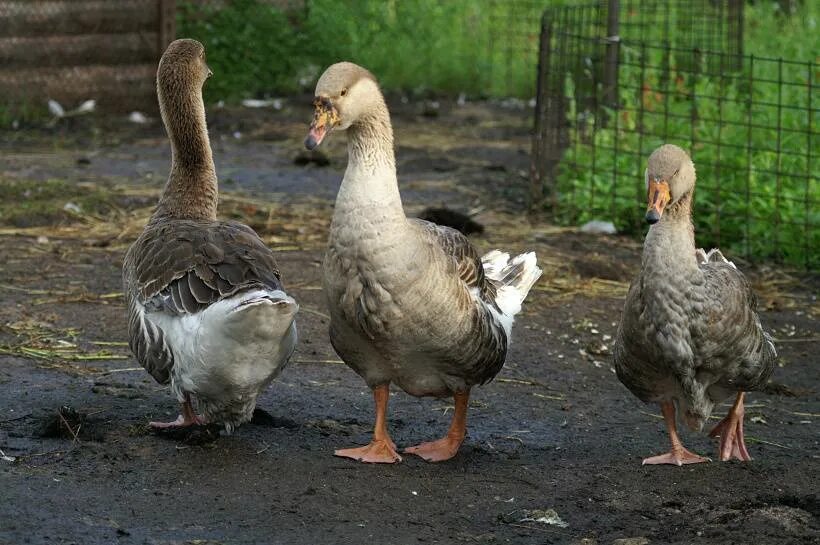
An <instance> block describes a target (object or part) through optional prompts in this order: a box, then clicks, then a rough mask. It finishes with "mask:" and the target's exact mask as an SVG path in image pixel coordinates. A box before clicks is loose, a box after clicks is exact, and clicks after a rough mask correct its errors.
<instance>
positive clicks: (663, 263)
mask: <svg viewBox="0 0 820 545" xmlns="http://www.w3.org/2000/svg"><path fill="white" fill-rule="evenodd" d="M691 211H692V208H691V195H686V196H684V197H682V198H681V199H680V200H679V201H678V202H676V203H675V204H673V205H672V206H670V207H669V208H668V209H667V210H666V211H665V212H664V214H663V216H662V217H661V220H660V221H659V222H658V223H656V224H655V225H653V226H652V227H650V228H649V232H648V233H647V235H646V240H645V241H644V251H643V258H642V270H643V271H644V272H645V273H646V274H648V275H650V276H654V277H660V278H667V279H669V278H670V276H672V277H676V276H679V277H680V278H681V280H692V281H693V280H694V277H696V276H697V275H698V274H699V272H700V268H699V266H698V262H697V258H696V257H695V230H694V226H693V225H692V217H691Z"/></svg>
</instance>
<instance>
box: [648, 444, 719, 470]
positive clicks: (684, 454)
mask: <svg viewBox="0 0 820 545" xmlns="http://www.w3.org/2000/svg"><path fill="white" fill-rule="evenodd" d="M711 461H712V460H711V459H709V458H706V457H705V456H700V455H698V454H695V453H694V452H690V451H688V450H686V449H685V448H683V449H679V450H671V451H669V452H667V453H666V454H659V455H658V456H650V457H649V458H644V461H643V465H645V466H648V465H663V464H668V465H676V466H682V465H686V464H700V463H703V462H711Z"/></svg>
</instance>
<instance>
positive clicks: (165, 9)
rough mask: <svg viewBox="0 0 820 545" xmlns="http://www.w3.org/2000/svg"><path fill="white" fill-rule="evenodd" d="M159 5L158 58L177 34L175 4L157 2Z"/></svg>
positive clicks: (172, 1)
mask: <svg viewBox="0 0 820 545" xmlns="http://www.w3.org/2000/svg"><path fill="white" fill-rule="evenodd" d="M158 4H159V28H158V42H157V47H158V48H159V51H160V53H159V55H157V58H158V59H159V56H160V55H162V52H163V51H165V48H166V47H168V44H170V43H171V42H172V41H174V38H175V37H176V33H177V22H176V21H177V3H176V1H175V0H158Z"/></svg>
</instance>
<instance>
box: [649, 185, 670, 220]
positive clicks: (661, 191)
mask: <svg viewBox="0 0 820 545" xmlns="http://www.w3.org/2000/svg"><path fill="white" fill-rule="evenodd" d="M646 197H647V199H648V200H649V206H648V207H647V209H646V223H648V224H649V225H654V224H656V223H658V222H659V221H660V219H661V216H662V215H663V209H664V208H666V205H667V204H669V201H670V200H671V198H672V196H671V195H670V193H669V182H667V181H666V180H658V179H650V180H649V189H648V190H647V195H646Z"/></svg>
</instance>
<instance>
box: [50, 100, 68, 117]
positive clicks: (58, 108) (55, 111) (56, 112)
mask: <svg viewBox="0 0 820 545" xmlns="http://www.w3.org/2000/svg"><path fill="white" fill-rule="evenodd" d="M48 111H49V112H51V115H53V116H54V117H64V116H65V110H64V109H63V106H62V105H61V104H60V103H59V102H57V101H56V100H52V99H48Z"/></svg>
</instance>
